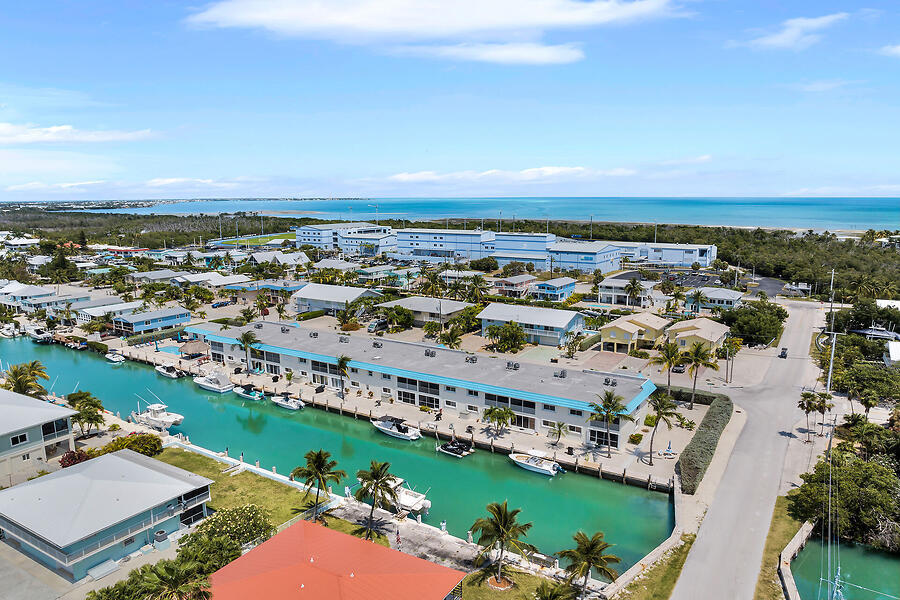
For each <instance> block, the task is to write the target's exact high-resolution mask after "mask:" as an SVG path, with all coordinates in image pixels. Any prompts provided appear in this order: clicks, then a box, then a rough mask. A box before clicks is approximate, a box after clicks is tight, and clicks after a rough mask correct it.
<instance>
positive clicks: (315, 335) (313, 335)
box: [309, 331, 319, 338]
mask: <svg viewBox="0 0 900 600" xmlns="http://www.w3.org/2000/svg"><path fill="white" fill-rule="evenodd" d="M309 337H311V338H317V337H319V332H318V331H310V332H309Z"/></svg>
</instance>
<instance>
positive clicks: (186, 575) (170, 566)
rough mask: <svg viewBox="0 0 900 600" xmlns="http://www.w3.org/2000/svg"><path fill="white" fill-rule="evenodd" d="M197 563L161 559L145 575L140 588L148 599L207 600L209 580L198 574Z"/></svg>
mask: <svg viewBox="0 0 900 600" xmlns="http://www.w3.org/2000/svg"><path fill="white" fill-rule="evenodd" d="M198 569H199V565H197V564H196V563H192V562H189V563H180V562H177V561H171V560H169V561H161V562H160V563H158V564H156V565H154V566H153V567H152V568H151V569H150V570H148V571H147V573H146V574H145V575H144V577H143V579H142V581H141V584H140V588H141V598H144V599H146V600H207V599H208V598H210V592H209V590H208V589H207V588H208V585H209V581H208V580H207V578H206V577H200V576H199V575H198Z"/></svg>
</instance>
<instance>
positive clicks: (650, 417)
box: [644, 415, 656, 427]
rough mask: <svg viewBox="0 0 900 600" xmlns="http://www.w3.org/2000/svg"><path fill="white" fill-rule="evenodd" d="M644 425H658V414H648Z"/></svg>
mask: <svg viewBox="0 0 900 600" xmlns="http://www.w3.org/2000/svg"><path fill="white" fill-rule="evenodd" d="M644 425H646V426H647V427H653V426H654V425H656V415H647V416H646V417H644Z"/></svg>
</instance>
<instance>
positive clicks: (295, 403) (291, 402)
mask: <svg viewBox="0 0 900 600" xmlns="http://www.w3.org/2000/svg"><path fill="white" fill-rule="evenodd" d="M272 404H274V405H275V406H280V407H281V408H286V409H287V410H300V409H301V408H303V407H304V406H306V404H304V403H303V400H301V399H300V398H291V397H290V396H289V395H288V394H287V392H285V393H284V394H280V395H278V396H272Z"/></svg>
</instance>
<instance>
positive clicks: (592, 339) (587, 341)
mask: <svg viewBox="0 0 900 600" xmlns="http://www.w3.org/2000/svg"><path fill="white" fill-rule="evenodd" d="M601 337H602V336H601V335H600V334H599V333H595V334H594V335H589V336H587V337H586V338H584V339H583V340H581V343H580V344H578V349H579V350H582V351H584V350H587V349H588V348H591V347H593V346H594V345H595V344H599V343H600V338H601Z"/></svg>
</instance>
